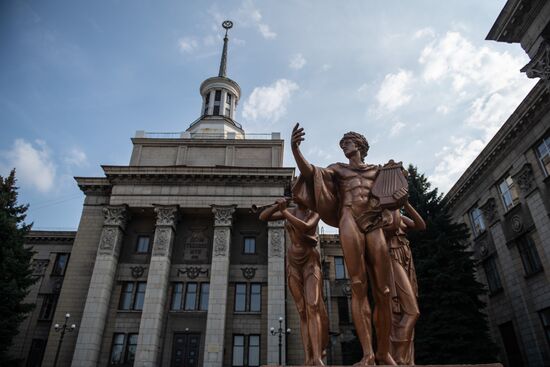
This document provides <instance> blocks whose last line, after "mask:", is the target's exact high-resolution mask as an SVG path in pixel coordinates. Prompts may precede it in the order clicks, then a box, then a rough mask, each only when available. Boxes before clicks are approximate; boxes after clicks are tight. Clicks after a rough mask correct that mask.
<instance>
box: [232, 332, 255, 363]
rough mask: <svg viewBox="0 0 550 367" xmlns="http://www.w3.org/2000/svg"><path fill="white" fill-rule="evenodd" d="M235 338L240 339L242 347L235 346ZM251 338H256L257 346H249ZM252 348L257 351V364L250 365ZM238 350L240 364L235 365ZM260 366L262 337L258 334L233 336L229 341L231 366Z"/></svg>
mask: <svg viewBox="0 0 550 367" xmlns="http://www.w3.org/2000/svg"><path fill="white" fill-rule="evenodd" d="M237 338H242V345H237V344H235V340H236V339H237ZM252 338H257V344H255V345H253V346H252V345H251V344H252V343H251V341H252ZM251 346H252V347H254V348H255V349H256V350H257V359H258V364H250V360H251V359H252V358H251V357H252V356H251V353H252V348H251ZM237 348H240V350H242V352H241V353H242V355H241V361H242V364H235V356H236V354H237V353H236V350H237ZM261 365H262V336H261V335H260V334H233V339H232V341H231V366H232V367H259V366H261Z"/></svg>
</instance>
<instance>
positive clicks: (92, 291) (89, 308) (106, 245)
mask: <svg viewBox="0 0 550 367" xmlns="http://www.w3.org/2000/svg"><path fill="white" fill-rule="evenodd" d="M103 213H104V216H105V221H104V223H103V230H102V233H101V237H100V240H99V246H98V249H97V255H96V259H95V264H94V270H93V273H92V278H91V280H90V287H89V289H88V296H87V297H86V304H85V306H84V313H83V315H82V321H81V323H80V325H79V333H78V338H77V341H76V347H75V352H74V355H73V362H72V365H73V366H79V367H80V366H83V367H87V366H90V367H95V366H97V362H98V358H99V352H100V349H101V340H102V338H103V330H104V329H105V321H106V317H107V311H108V307H109V303H110V300H111V293H112V290H113V284H114V280H115V273H116V269H117V265H118V255H119V253H120V244H121V242H122V237H123V235H124V229H125V228H126V223H127V220H128V207H127V206H126V205H121V206H108V207H105V208H104V209H103Z"/></svg>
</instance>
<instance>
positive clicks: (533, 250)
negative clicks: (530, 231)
mask: <svg viewBox="0 0 550 367" xmlns="http://www.w3.org/2000/svg"><path fill="white" fill-rule="evenodd" d="M518 251H519V255H520V257H521V262H522V263H523V269H524V270H525V275H531V274H535V273H538V272H540V271H542V264H541V263H540V258H539V253H538V252H537V247H536V245H535V242H534V241H533V239H532V238H531V236H529V235H526V236H524V237H522V238H520V239H519V240H518Z"/></svg>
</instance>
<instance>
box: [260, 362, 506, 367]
mask: <svg viewBox="0 0 550 367" xmlns="http://www.w3.org/2000/svg"><path fill="white" fill-rule="evenodd" d="M377 366H378V367H391V366H387V365H377ZM262 367H280V366H278V365H274V364H272V365H264V366H262ZM292 367H306V366H302V365H293V366H292ZM326 367H345V366H337V365H331V366H326ZM414 367H503V366H502V364H501V363H489V364H429V365H428V364H425V365H424V364H422V365H421V364H415V365H414Z"/></svg>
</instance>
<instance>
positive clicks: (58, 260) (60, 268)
mask: <svg viewBox="0 0 550 367" xmlns="http://www.w3.org/2000/svg"><path fill="white" fill-rule="evenodd" d="M68 262H69V254H57V256H56V257H55V263H54V264H53V269H52V275H58V276H63V275H65V269H66V268H67V263H68Z"/></svg>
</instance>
